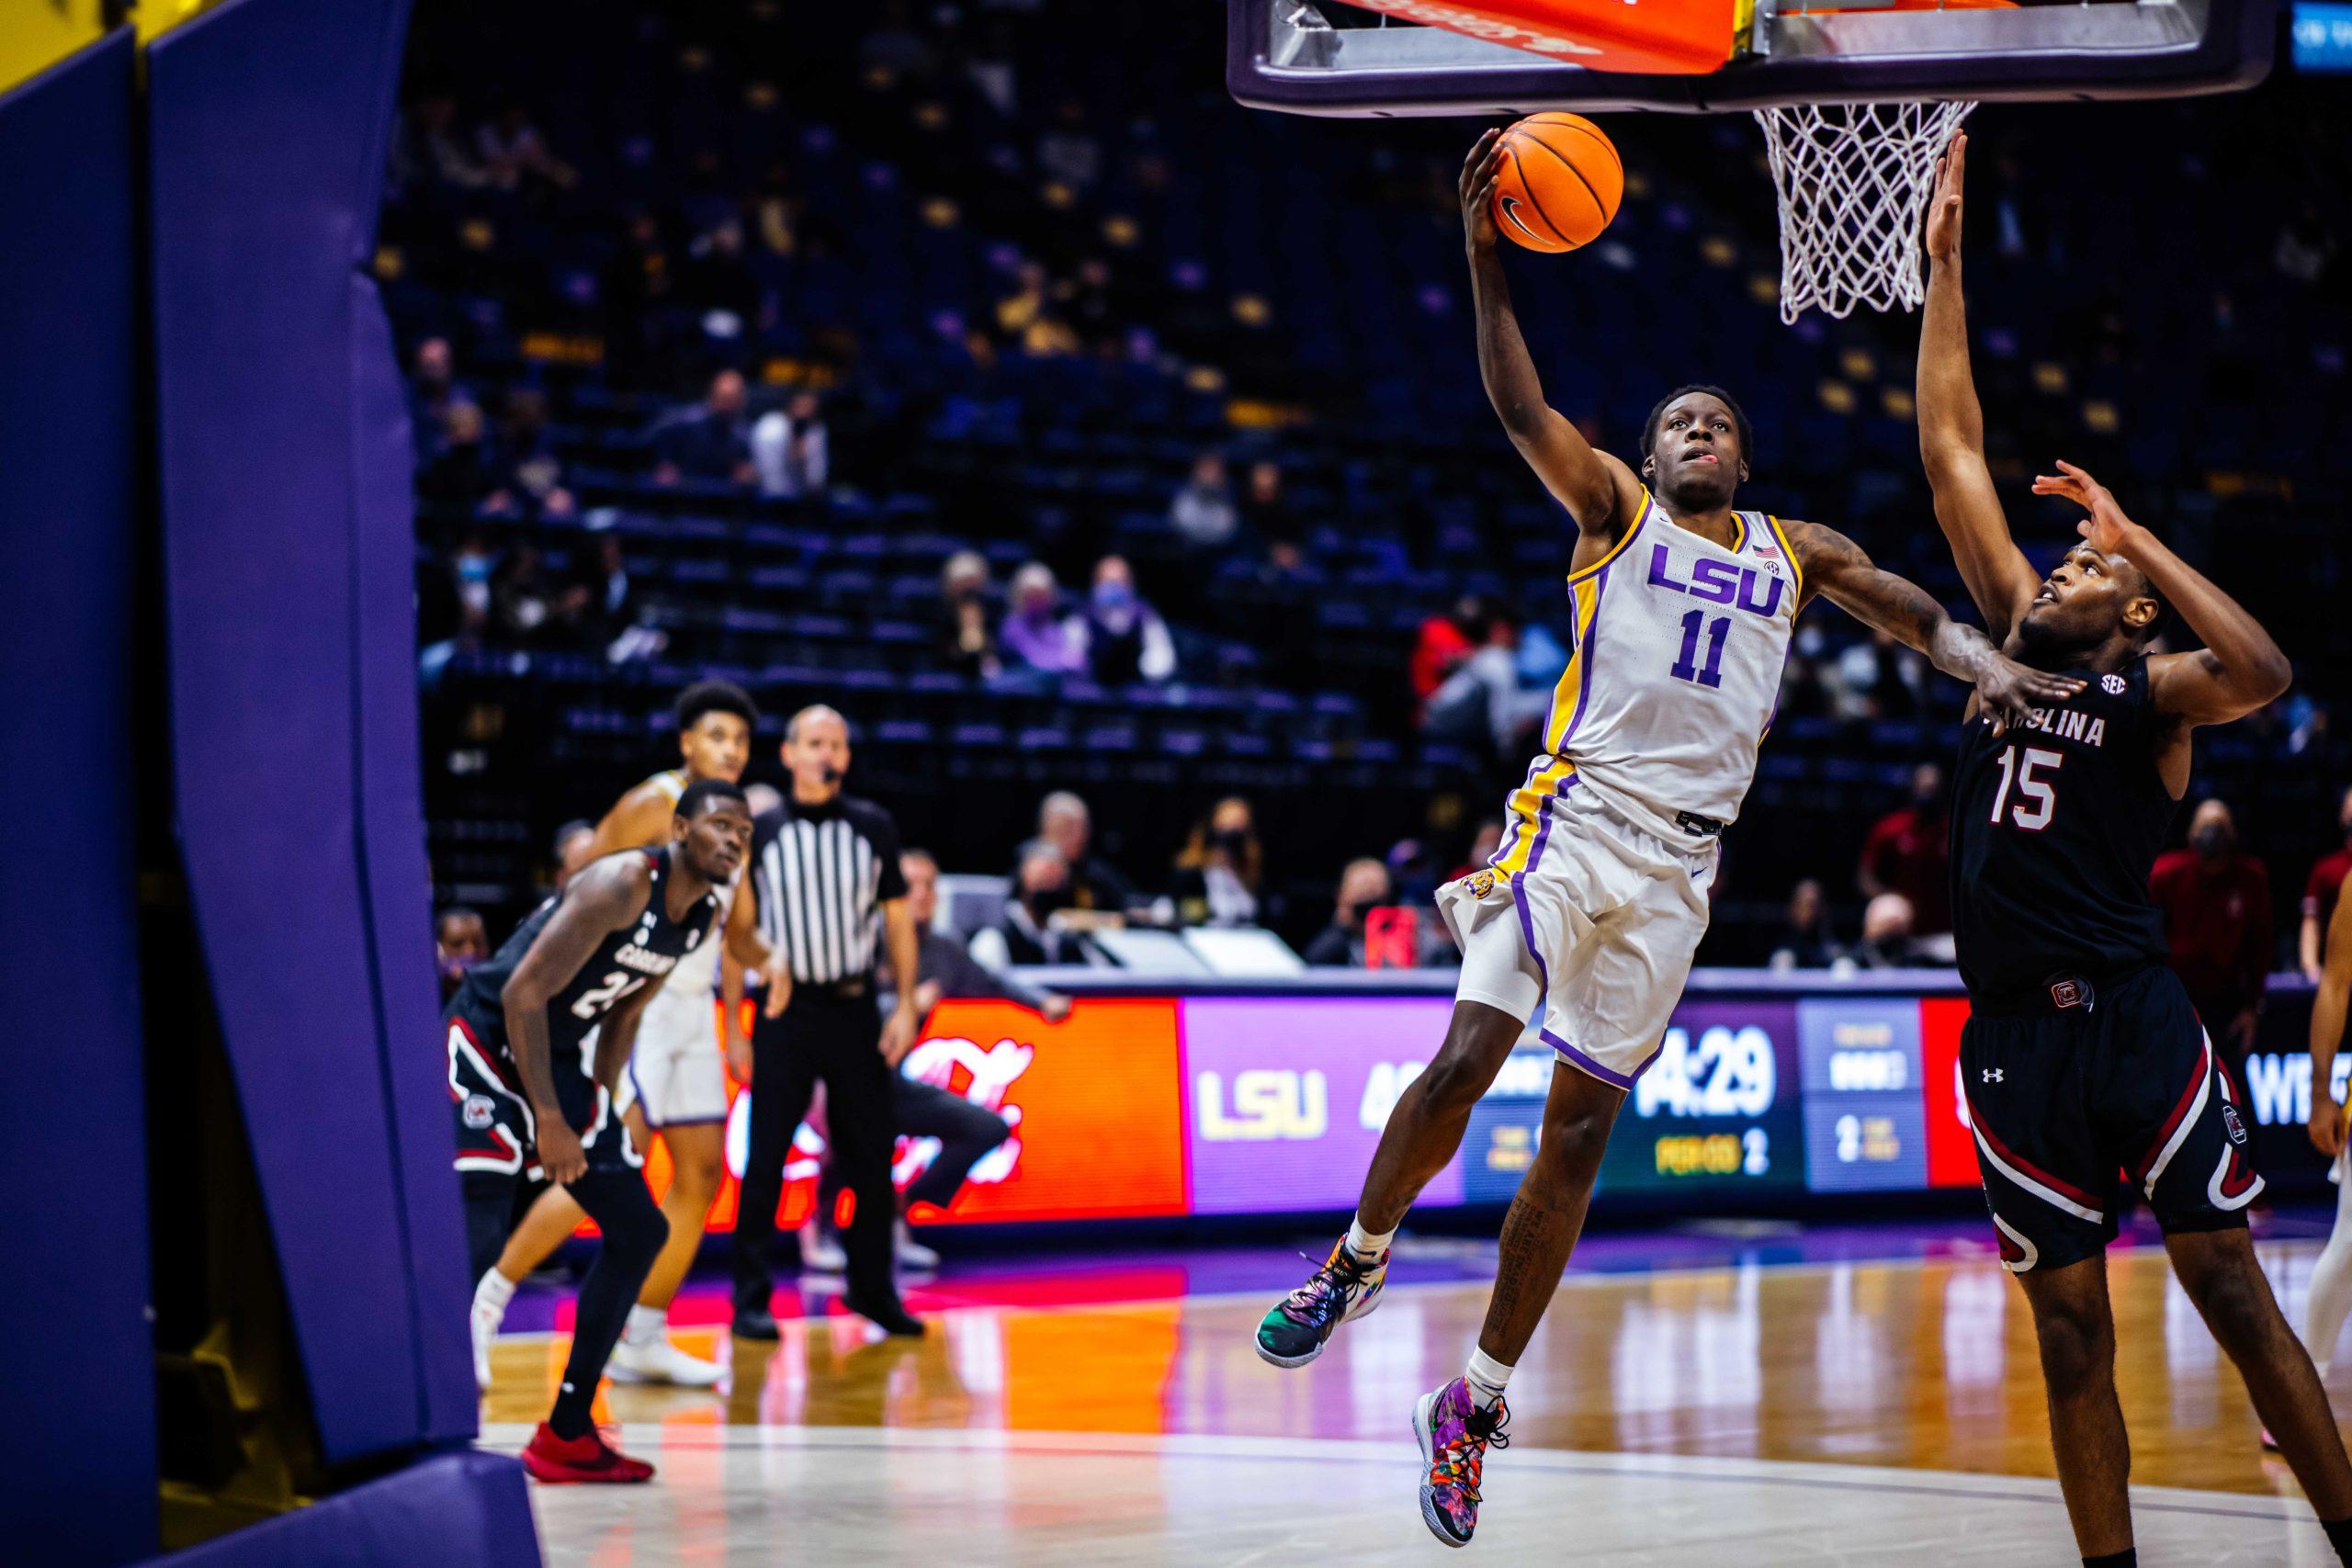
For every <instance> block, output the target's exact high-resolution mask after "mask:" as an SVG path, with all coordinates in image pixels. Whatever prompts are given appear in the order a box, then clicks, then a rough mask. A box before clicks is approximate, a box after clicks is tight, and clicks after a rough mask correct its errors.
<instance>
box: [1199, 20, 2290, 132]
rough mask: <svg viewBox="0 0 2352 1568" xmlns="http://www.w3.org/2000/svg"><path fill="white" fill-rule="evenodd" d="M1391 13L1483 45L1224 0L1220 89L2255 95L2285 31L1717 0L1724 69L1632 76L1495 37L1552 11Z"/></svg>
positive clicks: (1483, 100) (1417, 107)
mask: <svg viewBox="0 0 2352 1568" xmlns="http://www.w3.org/2000/svg"><path fill="white" fill-rule="evenodd" d="M1381 3H1382V5H1383V7H1384V8H1385V9H1389V10H1392V11H1403V12H1408V13H1413V14H1419V15H1431V14H1443V15H1446V16H1448V17H1452V18H1453V19H1455V20H1457V21H1459V20H1460V19H1462V18H1464V17H1473V18H1477V19H1478V20H1477V22H1476V23H1474V28H1473V30H1480V31H1484V32H1486V33H1487V35H1488V36H1487V37H1471V36H1465V35H1464V33H1463V32H1459V31H1453V30H1449V28H1441V27H1433V26H1428V25H1423V24H1420V23H1416V22H1413V21H1408V20H1406V19H1404V17H1402V16H1397V15H1387V16H1382V15H1375V14H1374V12H1373V11H1371V10H1368V9H1363V8H1359V7H1358V6H1351V5H1346V4H1342V3H1340V0H1228V10H1227V17H1228V20H1227V50H1226V81H1227V86H1228V87H1229V88H1230V89H1231V91H1232V93H1233V96H1235V97H1236V98H1238V99H1239V100H1240V101H1241V102H1242V103H1245V104H1248V105H1250V106H1252V107H1258V108H1268V109H1279V110H1283V111H1285V112H1288V113H1293V114H1312V115H1332V116H1342V117H1365V116H1399V115H1476V116H1483V117H1488V118H1493V117H1501V116H1516V115H1521V114H1528V113H1532V112H1534V111H1536V110H1540V109H1555V108H1567V109H1577V110H1587V111H1594V110H1622V109H1653V110H1679V111H1682V112H1685V113H1716V112H1722V111H1725V110H1738V109H1752V108H1763V107H1770V106H1774V105H1781V104H1791V103H1809V102H1825V101H1835V102H1840V103H1873V102H1897V101H1907V100H1921V99H1972V100H1978V101H1998V100H2031V99H2064V98H2133V97H2165V96H2178V95H2183V94H2190V93H2208V92H2226V91H2230V90H2233V89H2236V88H2242V87H2247V86H2251V85H2254V84H2255V83H2256V82H2258V81H2260V80H2261V79H2262V77H2263V76H2264V75H2265V74H2267V73H2268V71H2269V69H2270V62H2271V58H2272V54H2273V52H2274V50H2275V48H2276V42H2277V28H2278V6H2277V0H2137V3H2134V0H2098V3H2095V4H2069V5H2029V6H2007V5H1994V6H1985V5H1982V4H1975V5H1964V6H1963V5H1955V6H1950V7H1948V8H1946V7H1938V6H1932V5H1922V4H1920V3H1919V0H1904V3H1903V4H1901V5H1900V6H1894V7H1889V6H1884V5H1880V4H1873V5H1868V6H1862V5H1855V4H1852V3H1850V0H1722V3H1723V6H1724V10H1723V14H1722V21H1723V24H1724V25H1723V26H1722V27H1721V28H1718V29H1716V30H1717V32H1718V33H1719V34H1720V39H1721V41H1720V45H1719V51H1720V52H1719V55H1718V57H1719V58H1724V63H1722V64H1721V65H1720V66H1719V67H1717V68H1713V69H1705V68H1699V69H1692V68H1688V67H1686V68H1684V69H1682V70H1679V71H1677V72H1673V73H1624V72H1616V71H1599V70H1594V69H1590V68H1589V67H1587V66H1583V65H1578V64H1576V63H1573V62H1570V61H1568V60H1566V59H1561V58H1556V57H1547V56H1545V55H1543V54H1538V53H1533V52H1530V51H1528V50H1526V49H1522V48H1516V47H1512V46H1511V45H1510V44H1505V43H1499V42H1494V41H1490V39H1491V38H1493V37H1495V36H1510V35H1511V34H1512V29H1510V28H1504V27H1501V26H1497V25H1492V24H1491V18H1492V17H1494V16H1495V15H1497V14H1498V13H1510V12H1515V11H1532V10H1541V9H1544V5H1545V0H1461V3H1460V4H1444V3H1441V0H1381ZM1621 14H1630V13H1621ZM1481 24H1483V25H1481Z"/></svg>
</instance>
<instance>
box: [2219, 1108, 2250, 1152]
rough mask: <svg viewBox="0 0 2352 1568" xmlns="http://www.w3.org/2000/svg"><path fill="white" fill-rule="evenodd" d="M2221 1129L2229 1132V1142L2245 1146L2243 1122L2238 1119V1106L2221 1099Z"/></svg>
mask: <svg viewBox="0 0 2352 1568" xmlns="http://www.w3.org/2000/svg"><path fill="white" fill-rule="evenodd" d="M2222 1131H2223V1132H2225V1133H2227V1134H2229V1135H2230V1142H2232V1143H2233V1144H2236V1145H2239V1146H2240V1147H2244V1146H2245V1122H2242V1121H2240V1120H2239V1119H2238V1108H2237V1107H2236V1106H2234V1105H2232V1104H2231V1103H2230V1102H2229V1101H2228V1100H2223V1101H2222Z"/></svg>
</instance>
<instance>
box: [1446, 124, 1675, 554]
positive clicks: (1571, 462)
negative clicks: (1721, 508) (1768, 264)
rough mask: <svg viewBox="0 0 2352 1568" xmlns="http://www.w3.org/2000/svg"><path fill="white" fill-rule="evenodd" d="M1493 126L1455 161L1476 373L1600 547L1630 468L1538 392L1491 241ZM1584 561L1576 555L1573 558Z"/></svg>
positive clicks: (1627, 517) (1632, 502) (1519, 442)
mask: <svg viewBox="0 0 2352 1568" xmlns="http://www.w3.org/2000/svg"><path fill="white" fill-rule="evenodd" d="M1499 136H1500V132H1498V131H1494V130H1489V131H1487V133H1486V134H1485V135H1484V136H1481V137H1480V138H1478V141H1477V142H1476V145H1474V146H1473V147H1472V148H1471V149H1470V156H1469V158H1468V159H1467V160H1466V161H1465V162H1464V164H1463V165H1462V180H1461V197H1462V227H1463V231H1464V236H1465V238H1466V241H1467V243H1468V247H1469V252H1470V295H1471V299H1472V300H1473V302H1474V303H1475V304H1476V310H1477V318H1478V378H1479V379H1480V380H1481V381H1483V382H1485V383H1486V388H1487V401H1488V402H1490V403H1492V404H1494V406H1495V415H1496V417H1497V418H1498V419H1500V420H1501V421H1502V422H1503V429H1504V431H1505V432H1506V433H1507V434H1509V435H1510V444H1511V445H1512V446H1514V447H1516V448H1518V451H1519V455H1520V456H1521V457H1524V458H1525V459H1526V460H1527V466H1528V467H1529V468H1533V469H1534V470H1535V474H1536V477H1537V478H1538V479H1542V480H1543V481H1544V488H1545V489H1547V490H1549V491H1551V492H1552V494H1553V495H1554V496H1555V498H1557V500H1558V501H1559V502H1560V504H1561V505H1562V506H1565V507H1566V508H1567V510H1568V515H1569V516H1571V517H1573V518H1575V519H1576V522H1577V531H1578V532H1579V533H1580V534H1582V535H1583V536H1585V537H1586V538H1587V539H1589V540H1592V541H1594V548H1595V549H1596V550H1597V551H1606V550H1607V548H1608V547H1609V545H1610V543H1611V541H1612V540H1613V539H1614V538H1615V536H1616V535H1617V533H1618V531H1619V527H1620V525H1630V524H1631V522H1632V520H1633V517H1634V512H1635V510H1636V508H1637V507H1638V506H1639V504H1640V500H1641V481H1640V480H1638V479H1635V478H1634V472H1633V470H1632V469H1631V468H1627V467H1625V465H1624V464H1623V463H1622V462H1620V461H1618V460H1617V459H1616V458H1614V457H1610V456H1609V455H1608V454H1607V453H1605V452H1596V451H1595V450H1593V447H1592V444H1591V443H1590V442H1589V441H1587V440H1586V439H1585V438H1584V434H1583V433H1582V432H1580V431H1578V430H1577V427H1576V426H1575V425H1574V424H1572V423H1569V422H1568V420H1567V419H1566V416H1564V415H1563V414H1561V412H1559V411H1558V410H1557V409H1555V408H1553V407H1552V406H1551V405H1550V404H1549V403H1547V402H1545V401H1544V382H1543V379H1542V378H1540V377H1538V376H1537V375H1536V373H1535V359H1534V356H1533V355H1530V354H1529V353H1528V352H1527V340H1526V339H1525V338H1524V337H1522V336H1521V334H1520V330H1519V315H1518V312H1517V311H1516V310H1513V309H1512V307H1511V302H1510V281H1509V280H1508V279H1507V278H1505V277H1504V276H1503V264H1502V257H1501V256H1500V255H1499V254H1497V252H1496V249H1495V246H1496V243H1497V239H1498V237H1497V235H1496V232H1495V220H1494V197H1495V179H1496V176H1497V175H1498V172H1499V170H1500V168H1501V166H1502V164H1501V143H1500V141H1498V137H1499ZM1579 564H1583V563H1579Z"/></svg>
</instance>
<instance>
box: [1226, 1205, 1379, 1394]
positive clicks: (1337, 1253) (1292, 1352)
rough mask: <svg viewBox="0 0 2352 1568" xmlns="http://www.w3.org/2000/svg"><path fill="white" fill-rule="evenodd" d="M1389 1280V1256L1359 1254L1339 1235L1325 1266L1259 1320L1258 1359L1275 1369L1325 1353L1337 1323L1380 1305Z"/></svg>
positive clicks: (1303, 1363) (1339, 1323) (1324, 1261)
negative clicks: (1269, 1362) (1381, 1296)
mask: <svg viewBox="0 0 2352 1568" xmlns="http://www.w3.org/2000/svg"><path fill="white" fill-rule="evenodd" d="M1387 1282H1388V1254H1387V1253H1385V1252H1383V1253H1382V1254H1381V1255H1380V1256H1379V1257H1378V1258H1370V1259H1366V1258H1358V1257H1357V1256H1356V1255H1355V1254H1354V1253H1352V1252H1350V1251H1349V1250H1348V1243H1347V1238H1346V1237H1344V1236H1342V1237H1341V1238H1340V1241H1339V1242H1338V1244H1337V1245H1335V1246H1334V1247H1332V1248H1331V1256H1330V1257H1329V1258H1325V1259H1324V1260H1323V1267H1322V1268H1320V1269H1317V1270H1315V1273H1314V1275H1313V1277H1312V1278H1310V1279H1309V1280H1307V1281H1306V1283H1305V1284H1304V1285H1301V1286H1300V1287H1299V1288H1298V1289H1296V1290H1295V1291H1293V1292H1291V1293H1290V1294H1289V1295H1287V1296H1284V1297H1283V1299H1282V1300H1281V1302H1279V1303H1276V1305H1275V1307H1274V1310H1273V1311H1272V1312H1270V1313H1268V1314H1266V1315H1265V1317H1264V1319H1263V1320H1262V1321H1261V1322H1260V1323H1259V1325H1258V1357H1259V1359H1261V1360H1265V1361H1272V1363H1273V1364H1274V1365H1275V1366H1278V1367H1303V1366H1305V1365H1306V1363H1307V1362H1309V1361H1311V1360H1313V1359H1315V1358H1316V1357H1317V1356H1319V1355H1321V1354H1322V1353H1323V1347H1324V1346H1325V1345H1327V1344H1329V1343H1330V1339H1331V1336H1332V1334H1333V1333H1334V1332H1336V1331H1337V1330H1338V1328H1339V1326H1340V1325H1341V1324H1343V1323H1345V1322H1347V1321H1348V1320H1349V1319H1351V1318H1357V1317H1362V1316H1363V1315H1364V1314H1366V1313H1368V1312H1370V1311H1372V1309H1373V1308H1374V1307H1376V1306H1378V1305H1379V1304H1380V1292H1382V1291H1384V1290H1385V1289H1386V1288H1387Z"/></svg>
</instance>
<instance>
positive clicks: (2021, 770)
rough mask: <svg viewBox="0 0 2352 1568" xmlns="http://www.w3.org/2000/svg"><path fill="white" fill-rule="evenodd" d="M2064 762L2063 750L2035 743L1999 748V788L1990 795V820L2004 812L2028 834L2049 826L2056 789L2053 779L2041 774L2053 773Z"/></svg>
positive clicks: (2054, 805)
mask: <svg viewBox="0 0 2352 1568" xmlns="http://www.w3.org/2000/svg"><path fill="white" fill-rule="evenodd" d="M2065 761H2066V756H2065V753H2064V752H2063V751H2051V750H2044V749H2043V748H2041V747H2039V746H2005V747H2003V748H2002V749H2001V755H2000V759H1999V765H2000V769H2001V787H2000V789H1999V790H1998V791H1996V793H1995V794H1994V795H1993V820H1994V821H1995V822H1998V821H2000V819H2001V813H2002V812H2003V811H2007V812H2008V814H2009V820H2010V821H2011V822H2012V823H2014V824H2016V825H2017V826H2018V827H2019V828H2022V829H2025V830H2026V831H2027V832H2029V833H2039V832H2041V830H2042V829H2044V828H2047V827H2049V826H2050V818H2052V815H2054V814H2055V813H2056V811H2057V809H2058V790H2057V786H2056V784H2055V782H2054V781H2053V780H2052V779H2051V778H2048V777H2046V776H2043V775H2045V774H2046V773H2056V772H2057V771H2058V770H2059V769H2060V768H2061V767H2063V766H2064V765H2065ZM2011 795H2015V797H2016V798H2015V800H2014V801H2012V800H2011V798H2010V797H2011Z"/></svg>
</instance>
